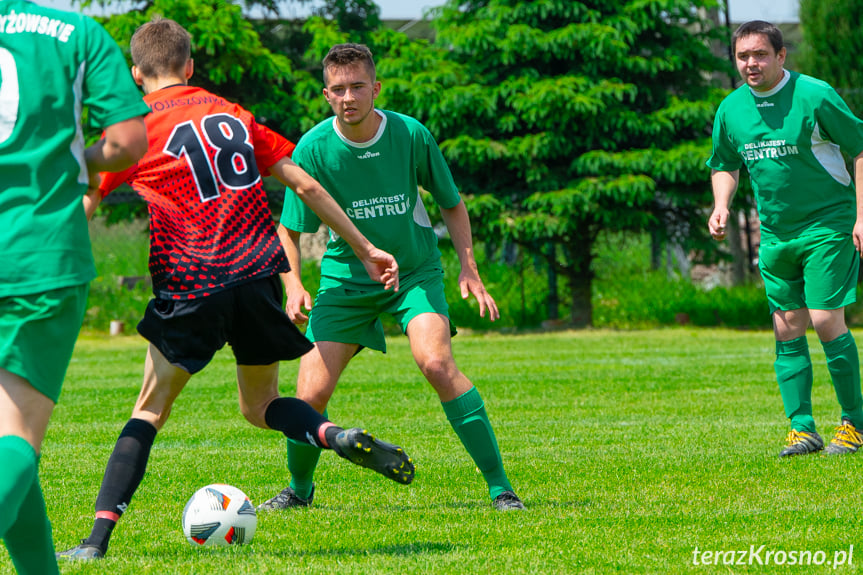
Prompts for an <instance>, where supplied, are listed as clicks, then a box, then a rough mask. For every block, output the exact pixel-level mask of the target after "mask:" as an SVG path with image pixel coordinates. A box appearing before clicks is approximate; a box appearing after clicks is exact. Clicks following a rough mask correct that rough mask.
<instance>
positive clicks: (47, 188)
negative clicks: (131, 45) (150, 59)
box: [0, 0, 149, 297]
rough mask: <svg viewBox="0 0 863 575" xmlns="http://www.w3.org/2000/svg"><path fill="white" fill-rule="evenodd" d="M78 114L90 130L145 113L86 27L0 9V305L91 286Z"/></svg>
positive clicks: (114, 51)
mask: <svg viewBox="0 0 863 575" xmlns="http://www.w3.org/2000/svg"><path fill="white" fill-rule="evenodd" d="M83 106H86V107H87V108H88V110H89V119H90V122H91V123H93V124H94V125H96V126H97V127H100V128H105V127H107V126H110V125H112V124H115V123H117V122H120V121H123V120H128V119H130V118H134V117H136V116H141V115H144V114H146V113H147V112H148V111H149V109H148V108H147V106H146V104H144V102H143V100H142V98H141V94H140V93H139V91H138V89H137V87H136V86H135V83H134V81H133V80H132V77H131V74H130V73H129V69H128V67H127V65H126V61H125V60H124V58H123V55H122V53H121V52H120V48H119V47H118V46H117V43H116V42H114V40H113V39H112V38H111V37H110V36H109V35H108V33H107V32H105V31H104V30H103V29H102V27H101V26H99V25H98V24H97V23H96V22H95V21H94V20H92V19H91V18H89V17H86V16H83V15H81V14H75V13H71V12H63V11H60V10H54V9H50V8H43V7H41V6H37V5H36V4H33V3H31V2H24V1H21V0H0V297H2V296H8V295H24V294H29V293H37V292H43V291H48V290H51V289H56V288H60V287H66V286H71V285H77V284H82V283H85V282H87V281H89V280H90V279H92V278H93V277H94V276H95V268H94V266H93V256H92V254H91V252H90V238H89V235H88V229H87V220H86V218H85V216H84V208H83V204H82V197H83V195H84V193H85V192H86V189H87V181H88V175H87V168H86V164H85V163H84V147H85V146H84V135H83V131H82V129H81V116H82V109H83V108H82V107H83Z"/></svg>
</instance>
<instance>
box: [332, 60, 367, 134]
mask: <svg viewBox="0 0 863 575" xmlns="http://www.w3.org/2000/svg"><path fill="white" fill-rule="evenodd" d="M380 91H381V83H380V82H376V81H374V80H372V77H371V75H370V74H369V72H368V70H366V68H365V66H363V65H362V64H359V63H357V64H353V65H350V66H339V67H335V66H330V67H329V68H327V87H326V88H324V97H325V98H326V99H327V102H329V104H330V106H331V107H332V108H333V112H334V113H335V115H336V117H337V118H338V120H339V123H341V124H342V125H344V126H358V125H360V124H362V123H363V121H364V120H365V119H366V118H368V117H369V114H371V112H372V110H373V109H374V106H375V98H377V97H378V94H379V93H380Z"/></svg>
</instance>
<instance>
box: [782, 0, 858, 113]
mask: <svg viewBox="0 0 863 575" xmlns="http://www.w3.org/2000/svg"><path fill="white" fill-rule="evenodd" d="M860 18H863V2H860V0H831V1H830V2H825V1H824V0H801V2H800V25H801V27H802V29H803V43H802V46H801V47H800V52H799V54H798V61H799V62H800V69H801V71H803V72H804V73H806V74H811V75H813V76H817V77H818V78H820V79H821V80H824V81H825V82H827V83H828V84H830V85H831V86H833V87H834V88H836V91H837V92H839V93H840V94H841V95H842V98H843V99H844V100H845V101H846V102H847V103H848V106H849V107H850V108H851V110H853V111H854V113H855V114H857V115H858V116H860V115H861V114H863V70H861V68H860V63H859V62H858V60H857V56H858V54H860V53H861V51H863V35H861V34H860V31H859V30H858V29H857V26H858V25H859V24H858V23H859V22H860Z"/></svg>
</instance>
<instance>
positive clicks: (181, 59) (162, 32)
mask: <svg viewBox="0 0 863 575" xmlns="http://www.w3.org/2000/svg"><path fill="white" fill-rule="evenodd" d="M129 47H130V48H131V50H132V63H133V64H135V66H137V67H138V69H139V70H140V71H141V74H143V75H144V76H147V77H149V78H156V77H159V76H173V75H182V74H183V71H184V69H185V67H186V62H188V61H189V60H190V59H191V57H192V37H191V36H190V35H189V33H188V32H186V29H185V28H183V27H182V26H180V25H179V24H177V23H176V22H174V21H173V20H169V19H168V18H162V17H160V16H156V17H155V18H153V19H152V20H151V21H150V22H147V23H146V24H143V25H142V26H141V27H139V28H138V29H137V30H135V33H134V34H132V40H131V41H130V42H129Z"/></svg>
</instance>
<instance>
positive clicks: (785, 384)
mask: <svg viewBox="0 0 863 575" xmlns="http://www.w3.org/2000/svg"><path fill="white" fill-rule="evenodd" d="M773 367H774V369H775V370H776V381H777V382H778V383H779V392H780V393H781V394H782V403H783V405H784V406H785V416H786V417H788V418H789V419H790V420H791V428H792V429H794V430H796V431H807V432H809V433H814V432H815V420H814V419H813V418H812V360H811V359H810V358H809V342H808V341H807V340H806V336H805V335H804V336H801V337H798V338H797V339H792V340H790V341H777V342H776V361H775V363H774V364H773Z"/></svg>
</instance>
